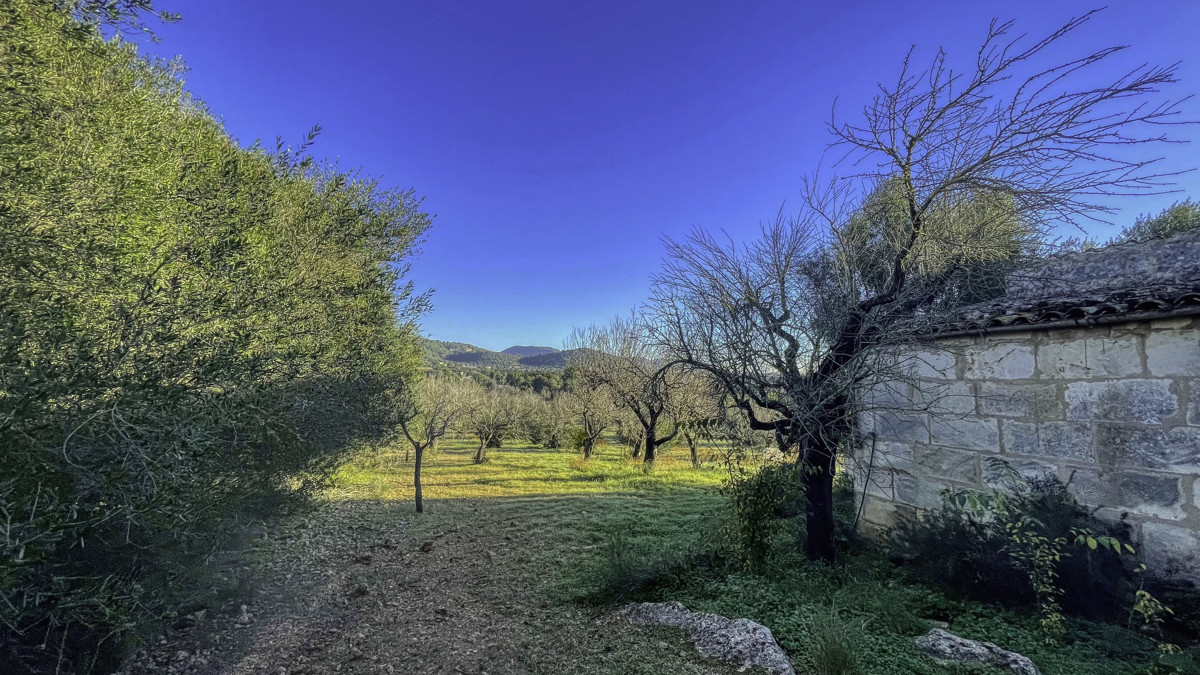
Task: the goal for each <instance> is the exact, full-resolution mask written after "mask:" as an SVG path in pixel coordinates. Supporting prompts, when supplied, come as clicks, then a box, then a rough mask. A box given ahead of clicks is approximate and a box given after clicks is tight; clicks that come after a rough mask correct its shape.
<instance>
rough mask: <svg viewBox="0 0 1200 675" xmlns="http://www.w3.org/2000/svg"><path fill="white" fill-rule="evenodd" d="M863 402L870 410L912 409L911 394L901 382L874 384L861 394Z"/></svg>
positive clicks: (890, 381) (907, 385) (906, 384)
mask: <svg viewBox="0 0 1200 675" xmlns="http://www.w3.org/2000/svg"><path fill="white" fill-rule="evenodd" d="M863 402H864V403H865V404H866V405H867V406H868V407H870V408H874V409H880V408H882V409H886V410H907V409H911V408H912V407H913V405H914V404H913V392H912V388H911V387H910V386H909V384H908V383H907V382H904V381H903V380H888V381H885V382H876V383H875V384H874V385H872V386H871V387H870V388H869V389H867V391H866V392H865V393H864V394H863Z"/></svg>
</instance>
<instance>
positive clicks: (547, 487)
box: [328, 438, 725, 501]
mask: <svg viewBox="0 0 1200 675" xmlns="http://www.w3.org/2000/svg"><path fill="white" fill-rule="evenodd" d="M660 452H661V451H660ZM678 452H681V453H682V452H685V451H682V450H680V451H678ZM405 454H406V453H405V448H404V447H403V446H402V445H399V444H397V445H394V446H391V447H387V448H379V449H371V450H366V451H363V453H361V454H360V455H359V456H358V457H356V458H355V459H354V460H352V461H351V462H350V463H348V464H347V465H346V466H344V467H343V468H342V469H341V471H339V472H338V474H337V476H336V483H335V487H334V489H332V490H331V491H330V492H329V495H328V496H329V498H331V499H377V500H386V501H395V500H409V499H412V498H413V476H412V473H413V463H412V458H411V456H410V457H408V459H407V460H406V459H405ZM474 457H475V445H474V442H473V440H472V439H470V438H448V439H445V440H444V441H443V442H442V443H441V445H440V447H439V448H438V450H437V452H435V453H433V454H432V455H429V456H427V457H426V459H425V462H424V466H423V469H422V484H423V486H424V494H425V499H469V498H485V497H515V496H522V495H554V494H579V493H600V492H623V491H643V490H673V489H712V488H715V487H716V486H718V485H720V482H721V479H722V478H723V477H724V475H725V474H724V472H723V471H722V470H721V469H720V468H718V467H715V466H710V467H705V468H701V469H696V468H693V467H692V466H691V463H690V461H688V459H687V457H685V456H680V457H675V456H673V455H672V454H671V451H667V452H666V453H663V454H662V455H660V457H659V458H658V461H657V462H656V463H655V465H654V466H653V467H648V466H646V465H645V464H644V463H642V461H641V460H634V459H630V458H629V457H628V455H627V454H626V450H625V449H624V448H622V447H619V446H608V447H601V448H598V449H597V451H596V454H594V455H593V456H592V458H591V459H589V460H586V461H585V460H583V459H581V458H580V457H579V455H577V454H575V453H572V452H567V451H563V450H552V449H551V450H548V449H542V448H525V447H516V448H497V449H491V450H489V451H488V453H487V461H485V462H484V463H482V464H475V463H474Z"/></svg>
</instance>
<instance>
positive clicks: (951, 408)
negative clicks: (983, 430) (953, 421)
mask: <svg viewBox="0 0 1200 675" xmlns="http://www.w3.org/2000/svg"><path fill="white" fill-rule="evenodd" d="M913 390H914V391H913V399H914V401H915V402H916V403H917V405H919V406H920V407H921V409H922V410H927V411H929V412H931V413H934V414H937V415H940V414H951V415H955V414H957V415H968V414H971V413H973V412H975V390H974V388H972V386H971V384H970V383H969V382H962V381H961V380H954V381H937V380H922V381H919V382H916V383H914V384H913Z"/></svg>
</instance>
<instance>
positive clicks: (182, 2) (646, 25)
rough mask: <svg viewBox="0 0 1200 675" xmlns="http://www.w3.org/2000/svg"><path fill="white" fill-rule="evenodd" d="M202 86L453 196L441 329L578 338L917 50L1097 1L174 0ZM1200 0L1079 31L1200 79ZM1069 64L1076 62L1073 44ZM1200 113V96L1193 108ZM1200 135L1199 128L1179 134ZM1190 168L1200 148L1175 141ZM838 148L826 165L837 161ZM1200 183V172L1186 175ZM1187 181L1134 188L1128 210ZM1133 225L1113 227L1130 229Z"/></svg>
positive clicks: (166, 33) (1100, 19) (439, 247)
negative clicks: (669, 240) (670, 246)
mask: <svg viewBox="0 0 1200 675" xmlns="http://www.w3.org/2000/svg"><path fill="white" fill-rule="evenodd" d="M161 4H162V6H163V7H164V8H166V9H171V10H176V11H179V12H181V13H182V14H183V16H184V19H183V21H182V22H180V23H178V24H174V25H168V26H163V27H160V28H159V29H158V30H157V32H158V35H159V37H160V38H161V39H162V42H161V43H159V44H158V45H154V46H152V47H151V49H153V50H154V51H156V52H158V53H159V54H162V55H167V56H169V55H175V54H179V55H182V56H183V58H184V59H185V60H186V61H187V63H188V64H189V66H190V67H191V72H190V73H189V74H188V77H187V80H188V84H189V86H190V87H191V89H192V90H193V91H195V92H196V93H197V94H198V95H199V96H200V97H201V98H203V99H204V100H205V101H206V102H207V103H208V104H209V106H210V108H211V109H212V110H213V111H214V112H215V113H216V114H217V115H219V116H221V117H223V118H224V120H225V123H226V125H227V127H228V128H229V130H230V131H231V132H232V133H233V134H234V135H235V136H236V137H238V138H239V139H240V140H241V141H242V142H244V143H247V144H248V143H250V142H253V141H254V140H255V139H259V138H261V139H264V140H267V141H271V142H272V143H273V140H274V138H275V137H276V136H283V137H284V138H285V139H293V140H297V141H298V140H299V139H301V138H302V136H303V134H304V133H305V131H307V130H308V129H309V128H310V127H311V126H312V125H314V124H320V125H321V126H322V127H323V129H324V131H323V133H322V136H321V138H320V140H319V141H318V143H317V145H316V147H315V148H314V152H315V154H317V155H321V156H328V157H330V158H334V157H336V158H338V160H339V162H340V164H341V166H342V167H343V168H356V167H361V168H363V169H364V170H365V171H366V172H367V173H368V174H370V175H374V176H379V177H382V179H383V180H384V182H385V183H387V184H389V185H394V186H398V187H412V188H414V189H415V190H416V191H417V193H418V194H421V195H424V196H425V198H426V200H425V206H426V208H427V209H428V210H429V211H430V212H432V213H435V214H437V218H436V220H435V222H434V228H433V230H432V231H431V233H430V236H429V240H428V242H427V243H426V244H425V246H424V247H423V250H422V252H421V255H420V257H419V258H417V260H416V261H415V264H414V266H413V278H414V280H415V281H416V283H417V285H418V286H419V287H421V288H433V289H435V296H434V304H435V310H434V312H433V313H432V314H430V315H429V316H428V317H426V318H425V319H424V321H423V322H422V325H423V328H424V332H426V333H427V334H428V335H430V336H432V337H434V338H437V339H443V340H459V341H464V342H471V343H474V344H477V345H480V346H483V347H488V348H493V349H503V348H505V347H508V346H510V345H512V344H546V345H551V346H561V343H562V340H563V339H564V338H565V337H566V335H567V333H568V332H569V331H570V328H571V326H572V325H575V324H587V323H593V322H599V321H604V320H606V319H608V318H609V317H611V316H612V315H614V314H617V313H621V312H625V311H627V310H628V309H629V308H630V307H632V306H634V305H635V304H637V303H638V302H640V301H641V300H643V299H644V298H645V297H646V295H647V289H648V278H649V276H650V275H651V274H652V273H653V272H654V271H655V270H656V269H657V268H658V267H659V264H660V261H661V256H662V247H661V244H660V239H661V237H662V236H664V235H667V236H682V235H684V234H686V232H687V231H688V230H690V229H691V228H693V227H694V226H697V225H699V226H703V227H706V228H711V229H725V230H728V231H729V232H731V233H733V234H734V236H735V237H740V236H743V235H744V236H749V235H751V234H752V232H753V231H754V230H755V229H756V228H757V227H758V224H759V222H760V221H762V220H764V219H770V218H772V217H774V215H775V214H776V213H777V212H778V211H779V210H780V208H781V207H783V208H785V209H786V208H787V206H786V205H787V204H788V203H792V202H796V201H797V200H798V198H799V185H800V181H801V178H802V177H803V176H804V175H806V174H808V173H810V172H811V171H812V170H813V169H814V168H815V167H816V166H817V165H818V164H819V163H821V162H822V155H823V153H824V152H825V149H826V147H827V145H828V142H829V136H828V135H827V133H826V128H825V125H826V123H827V122H828V121H829V119H830V113H831V110H832V107H833V104H834V101H835V100H837V102H838V103H837V110H838V112H839V116H851V117H852V116H853V115H854V113H855V112H856V111H858V110H860V109H861V106H862V105H863V104H864V103H866V102H867V101H868V100H869V99H870V96H871V95H872V93H873V91H874V87H875V85H876V83H877V82H880V81H893V80H894V78H895V76H896V74H897V72H898V68H899V63H900V61H901V59H902V58H903V56H904V54H905V53H906V51H907V50H908V49H909V47H910V46H912V45H916V46H917V55H918V59H917V62H918V63H924V62H927V60H928V57H929V56H931V55H932V53H933V52H934V51H935V50H936V48H937V47H938V46H944V47H945V48H946V49H947V50H948V51H949V53H950V56H951V58H952V59H954V58H955V57H956V56H957V57H965V58H970V57H971V56H972V55H973V53H974V49H975V48H976V47H977V46H978V43H979V41H980V39H981V38H982V37H983V35H984V33H985V31H986V28H987V25H988V21H989V20H990V19H991V18H992V17H993V16H999V18H1002V19H1010V18H1011V19H1016V20H1017V26H1016V28H1017V30H1018V31H1020V32H1028V33H1030V34H1032V35H1041V34H1044V33H1046V32H1048V31H1049V30H1051V29H1053V28H1054V27H1057V26H1058V25H1059V24H1061V23H1063V22H1064V21H1066V20H1067V19H1069V18H1070V17H1072V16H1076V15H1078V14H1081V13H1083V12H1085V11H1087V10H1088V9H1091V8H1093V7H1094V6H1095V3H1094V0H1093V2H1091V3H1089V2H1075V1H1071V0H1055V1H1053V2H1047V1H1046V0H1040V1H1026V0H1010V1H1009V2H993V3H984V2H973V1H964V0H950V1H945V2H934V1H926V0H907V1H905V2H895V1H888V2H874V1H873V2H856V1H854V0H843V1H840V2H813V1H804V0H792V1H775V0H764V1H746V2H734V1H732V0H731V1H728V2H697V1H695V0H690V1H686V2H685V1H679V0H667V1H654V2H650V1H647V0H637V1H635V0H606V1H604V2H569V1H567V0H539V1H524V0H505V1H503V2H501V1H498V0H497V1H490V2H489V1H484V0H479V1H477V2H460V1H458V0H436V1H430V0H424V1H421V2H408V1H390V0H350V1H347V2H341V3H332V2H315V1H303V0H206V1H204V2H200V1H199V0H176V1H175V2H171V1H170V0H163V2H162V3H161ZM1197 28H1200V2H1196V1H1195V0H1155V1H1154V2H1127V1H1124V0H1121V1H1119V2H1115V3H1114V4H1113V6H1112V7H1110V8H1108V9H1107V10H1105V11H1104V12H1102V13H1101V14H1100V15H1098V16H1097V17H1096V18H1095V19H1094V20H1093V21H1092V22H1090V23H1089V24H1088V25H1087V26H1086V27H1085V28H1084V29H1082V30H1081V31H1079V32H1078V33H1077V34H1076V35H1074V36H1072V38H1071V39H1070V40H1068V41H1065V42H1064V43H1063V44H1062V45H1061V51H1058V52H1056V54H1057V55H1060V56H1062V57H1071V56H1078V55H1080V54H1081V53H1082V52H1083V51H1084V50H1088V49H1091V48H1096V47H1100V46H1107V45H1113V44H1128V45H1130V46H1131V47H1132V49H1131V50H1129V52H1128V53H1127V54H1126V55H1123V56H1122V58H1121V59H1120V60H1119V61H1117V62H1116V63H1119V64H1120V65H1124V66H1135V65H1138V64H1141V63H1146V62H1149V63H1159V64H1167V63H1173V62H1176V61H1182V62H1183V64H1182V67H1181V70H1180V75H1181V83H1180V84H1179V85H1177V86H1176V87H1175V91H1174V92H1172V95H1173V96H1175V97H1182V96H1184V95H1187V94H1188V93H1190V92H1193V91H1197V89H1198V87H1200V40H1197V39H1196V32H1197ZM1056 60H1057V58H1056ZM1184 110H1185V113H1186V116H1187V117H1188V118H1190V119H1200V104H1198V103H1197V102H1196V101H1190V102H1188V103H1187V104H1185V106H1184ZM1177 135H1178V136H1181V137H1191V138H1194V139H1197V140H1200V133H1198V132H1197V130H1196V129H1195V128H1181V129H1178V130H1177ZM1157 152H1158V153H1159V154H1162V153H1164V152H1165V153H1167V154H1169V158H1170V162H1169V165H1168V166H1169V168H1175V169H1183V168H1190V167H1192V166H1195V165H1196V164H1197V162H1196V161H1195V159H1196V158H1197V157H1198V156H1200V146H1197V145H1195V144H1191V145H1182V146H1173V147H1168V148H1159V149H1158V150H1157ZM829 163H830V162H829V158H826V159H825V160H824V164H825V165H828V164H829ZM1180 188H1181V189H1183V190H1184V192H1185V193H1190V194H1192V195H1196V196H1200V176H1197V175H1195V174H1192V175H1189V176H1186V177H1184V178H1182V179H1181V180H1180ZM1178 198H1181V196H1180V195H1176V196H1166V197H1147V198H1142V199H1138V200H1128V207H1127V208H1126V210H1125V212H1124V213H1123V214H1121V216H1119V218H1120V219H1121V220H1122V221H1127V220H1132V219H1133V218H1134V217H1135V216H1136V215H1137V214H1138V213H1141V212H1151V211H1157V210H1159V209H1161V208H1163V207H1164V206H1166V205H1168V204H1170V203H1171V202H1172V201H1174V200H1175V199H1178ZM1115 230H1116V228H1106V227H1097V228H1095V229H1094V230H1093V231H1092V233H1094V234H1097V235H1100V236H1102V237H1103V236H1107V235H1109V234H1111V233H1112V232H1114V231H1115Z"/></svg>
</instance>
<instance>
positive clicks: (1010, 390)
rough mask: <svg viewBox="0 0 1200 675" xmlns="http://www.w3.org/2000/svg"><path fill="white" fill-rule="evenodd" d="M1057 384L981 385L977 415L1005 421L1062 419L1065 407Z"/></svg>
mask: <svg viewBox="0 0 1200 675" xmlns="http://www.w3.org/2000/svg"><path fill="white" fill-rule="evenodd" d="M1064 388H1065V387H1064V386H1063V385H1059V384H1018V383H1015V382H980V383H979V413H980V414H981V415H1002V416H1005V417H1034V418H1037V419H1050V418H1058V417H1062V415H1063V414H1064V410H1063V408H1064V406H1063V403H1062V401H1061V399H1060V398H1059V392H1060V391H1061V390H1062V389H1064Z"/></svg>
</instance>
